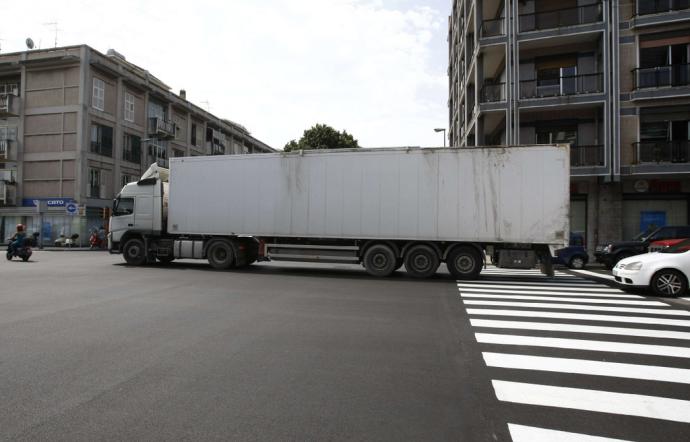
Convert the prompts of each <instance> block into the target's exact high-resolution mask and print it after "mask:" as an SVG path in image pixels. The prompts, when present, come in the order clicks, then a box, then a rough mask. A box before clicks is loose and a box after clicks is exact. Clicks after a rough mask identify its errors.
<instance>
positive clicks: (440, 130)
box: [434, 127, 446, 147]
mask: <svg viewBox="0 0 690 442" xmlns="http://www.w3.org/2000/svg"><path fill="white" fill-rule="evenodd" d="M434 132H443V147H446V129H445V128H442V127H437V128H436V129H434Z"/></svg>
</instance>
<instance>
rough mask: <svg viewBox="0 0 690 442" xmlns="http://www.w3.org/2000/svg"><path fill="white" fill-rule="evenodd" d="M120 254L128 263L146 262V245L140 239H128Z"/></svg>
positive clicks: (134, 264)
mask: <svg viewBox="0 0 690 442" xmlns="http://www.w3.org/2000/svg"><path fill="white" fill-rule="evenodd" d="M122 254H123V255H124V258H125V261H126V262H127V264H129V265H133V266H140V265H142V264H144V263H145V262H146V247H145V246H144V241H142V240H140V239H136V238H134V239H130V240H128V241H127V242H126V243H125V245H124V247H123V248H122Z"/></svg>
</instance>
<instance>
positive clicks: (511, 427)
mask: <svg viewBox="0 0 690 442" xmlns="http://www.w3.org/2000/svg"><path fill="white" fill-rule="evenodd" d="M508 431H509V432H510V438H511V439H512V440H513V442H631V441H626V440H623V439H611V438H609V437H601V436H590V435H589V434H580V433H569V432H567V431H558V430H549V429H546V428H537V427H528V426H525V425H517V424H510V423H509V424H508Z"/></svg>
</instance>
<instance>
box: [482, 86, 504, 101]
mask: <svg viewBox="0 0 690 442" xmlns="http://www.w3.org/2000/svg"><path fill="white" fill-rule="evenodd" d="M505 100H506V84H505V83H496V84H485V85H484V86H482V90H481V92H480V94H479V102H480V103H495V102H498V101H505Z"/></svg>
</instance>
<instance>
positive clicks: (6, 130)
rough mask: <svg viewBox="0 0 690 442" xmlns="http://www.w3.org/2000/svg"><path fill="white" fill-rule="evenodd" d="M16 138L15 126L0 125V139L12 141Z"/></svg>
mask: <svg viewBox="0 0 690 442" xmlns="http://www.w3.org/2000/svg"><path fill="white" fill-rule="evenodd" d="M16 139H17V128H16V127H7V126H1V127H0V141H7V140H9V141H13V140H16Z"/></svg>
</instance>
